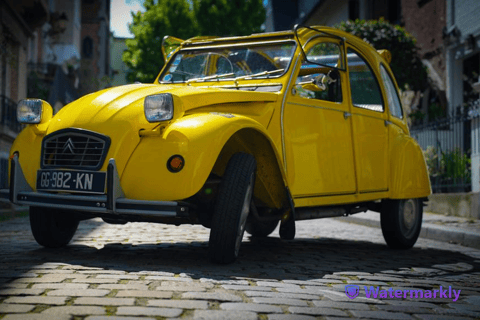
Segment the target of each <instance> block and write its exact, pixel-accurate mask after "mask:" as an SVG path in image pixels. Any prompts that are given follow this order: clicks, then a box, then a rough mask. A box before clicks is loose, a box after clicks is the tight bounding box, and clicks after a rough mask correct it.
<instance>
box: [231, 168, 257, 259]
mask: <svg viewBox="0 0 480 320" xmlns="http://www.w3.org/2000/svg"><path fill="white" fill-rule="evenodd" d="M252 193H253V174H252V176H251V177H250V181H249V182H248V187H247V191H246V192H245V199H244V200H243V206H242V211H241V213H240V220H239V221H238V230H237V238H236V240H235V256H238V252H239V251H240V245H241V244H242V239H243V234H244V233H245V225H246V224H247V217H248V213H249V212H250V202H251V201H252Z"/></svg>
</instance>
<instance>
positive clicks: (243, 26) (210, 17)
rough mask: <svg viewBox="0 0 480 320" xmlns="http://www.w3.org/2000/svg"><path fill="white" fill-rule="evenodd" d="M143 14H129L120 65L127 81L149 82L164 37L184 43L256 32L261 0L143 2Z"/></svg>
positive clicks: (158, 62)
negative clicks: (200, 37)
mask: <svg viewBox="0 0 480 320" xmlns="http://www.w3.org/2000/svg"><path fill="white" fill-rule="evenodd" d="M143 5H144V7H145V12H140V11H139V12H137V13H132V16H133V22H132V24H130V26H129V29H130V31H131V32H132V33H133V35H134V38H133V39H127V40H126V45H127V50H126V51H125V52H124V54H123V57H122V59H123V61H124V62H125V64H126V65H127V66H128V68H129V69H130V72H128V73H127V79H128V81H131V82H133V81H141V82H152V81H153V80H154V79H155V77H156V76H157V74H158V72H159V71H160V69H161V68H162V66H163V64H164V63H165V61H164V59H163V55H162V50H161V46H162V40H163V37H164V36H166V35H170V36H174V37H177V38H180V39H188V38H191V37H194V36H198V35H217V36H229V35H246V34H250V33H253V32H259V31H260V26H261V25H262V23H263V22H264V20H265V9H264V8H263V5H262V0H193V1H192V0H157V1H155V0H145V2H144V4H143Z"/></svg>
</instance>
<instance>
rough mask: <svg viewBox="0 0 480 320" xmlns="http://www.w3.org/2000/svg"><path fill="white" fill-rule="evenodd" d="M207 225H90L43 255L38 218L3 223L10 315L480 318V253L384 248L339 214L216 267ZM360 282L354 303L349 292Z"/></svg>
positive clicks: (4, 309)
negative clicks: (446, 292) (421, 293)
mask: <svg viewBox="0 0 480 320" xmlns="http://www.w3.org/2000/svg"><path fill="white" fill-rule="evenodd" d="M208 236H209V230H208V229H205V228H203V227H200V226H188V225H182V226H178V227H175V226H167V225H157V224H146V223H129V224H127V225H123V226H122V225H120V226H119V225H108V224H105V223H103V222H102V221H101V220H99V219H95V220H90V221H83V222H81V224H80V227H79V230H78V231H77V234H76V236H75V238H74V240H73V241H72V243H71V245H69V246H68V247H66V248H63V249H57V250H53V249H44V248H42V247H40V246H39V245H38V244H37V243H36V242H35V241H34V239H33V237H32V235H31V232H30V227H29V223H28V217H26V218H17V219H13V220H10V221H7V222H2V223H0V246H1V250H0V319H2V320H12V319H22V320H29V319H48V320H52V319H88V320H100V319H110V320H113V319H165V318H182V319H262V320H265V319H325V318H326V319H341V318H372V319H479V318H480V250H477V249H473V248H467V247H462V246H459V245H454V244H449V243H443V242H437V241H433V240H425V239H419V240H418V242H417V244H416V245H415V247H414V248H413V249H412V250H407V251H396V250H390V249H388V248H387V247H386V245H385V243H384V240H383V237H382V234H381V231H380V229H375V228H370V227H365V226H360V225H355V224H350V223H346V222H343V221H338V220H335V219H323V220H312V221H302V222H298V223H297V237H296V239H295V240H293V241H282V240H280V239H279V237H278V231H275V232H274V233H273V234H272V236H271V237H269V238H267V239H263V240H256V239H251V238H249V237H248V236H247V235H246V236H245V237H244V243H243V245H242V248H241V253H240V258H239V260H238V261H237V262H236V263H234V264H231V265H214V264H212V263H210V262H209V259H208V255H207V244H208ZM347 284H357V285H359V286H360V293H359V296H358V297H357V298H355V299H350V298H348V297H347V296H346V294H345V285H347ZM364 286H368V287H370V286H381V288H380V290H382V289H387V290H388V289H389V288H395V289H396V290H438V289H440V287H442V288H444V289H445V288H448V287H451V288H452V289H454V290H456V291H458V290H461V293H460V297H459V299H458V301H455V302H454V301H453V299H454V298H453V297H452V298H450V297H448V296H447V298H445V297H442V298H438V297H437V298H435V299H433V298H430V299H429V298H410V297H409V296H408V295H407V298H403V297H402V298H400V299H397V298H386V299H375V298H367V297H366V293H365V290H364Z"/></svg>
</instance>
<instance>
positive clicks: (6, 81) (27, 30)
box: [0, 0, 50, 188]
mask: <svg viewBox="0 0 480 320" xmlns="http://www.w3.org/2000/svg"><path fill="white" fill-rule="evenodd" d="M49 18H50V14H49V10H48V4H47V3H46V1H43V0H30V1H26V0H25V1H14V0H2V1H0V188H3V187H6V184H7V174H6V173H7V170H6V168H7V167H8V157H9V151H10V147H11V146H12V143H13V140H14V139H15V137H16V136H17V134H18V132H20V130H21V128H22V126H21V125H20V124H19V123H18V122H17V119H16V104H17V101H18V100H19V99H23V98H25V97H26V96H27V72H28V71H27V61H28V57H29V55H30V45H31V44H32V42H33V39H34V33H35V30H36V29H37V28H39V27H40V26H41V25H43V24H44V23H45V22H46V21H47V20H48V19H49Z"/></svg>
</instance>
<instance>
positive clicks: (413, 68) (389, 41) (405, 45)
mask: <svg viewBox="0 0 480 320" xmlns="http://www.w3.org/2000/svg"><path fill="white" fill-rule="evenodd" d="M336 27H337V28H339V29H341V30H344V31H346V32H349V33H351V34H353V35H355V36H357V37H359V38H361V39H363V40H364V41H366V42H368V43H369V44H371V45H372V46H373V47H374V48H375V49H378V50H379V49H387V50H389V51H390V52H391V53H392V62H391V63H390V67H391V68H392V71H393V73H394V74H395V78H396V79H397V82H398V85H399V87H400V88H401V89H405V88H410V89H411V90H414V91H417V90H423V89H425V87H426V85H427V71H426V68H425V67H424V65H423V64H422V61H421V60H420V57H419V55H418V49H417V47H416V39H415V38H414V37H413V36H411V35H410V34H408V33H407V32H406V31H405V29H404V28H402V27H400V26H398V25H392V24H390V23H389V22H387V21H385V20H384V19H380V20H370V21H365V20H359V19H357V20H355V21H347V22H342V23H341V24H340V25H337V26H336Z"/></svg>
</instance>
